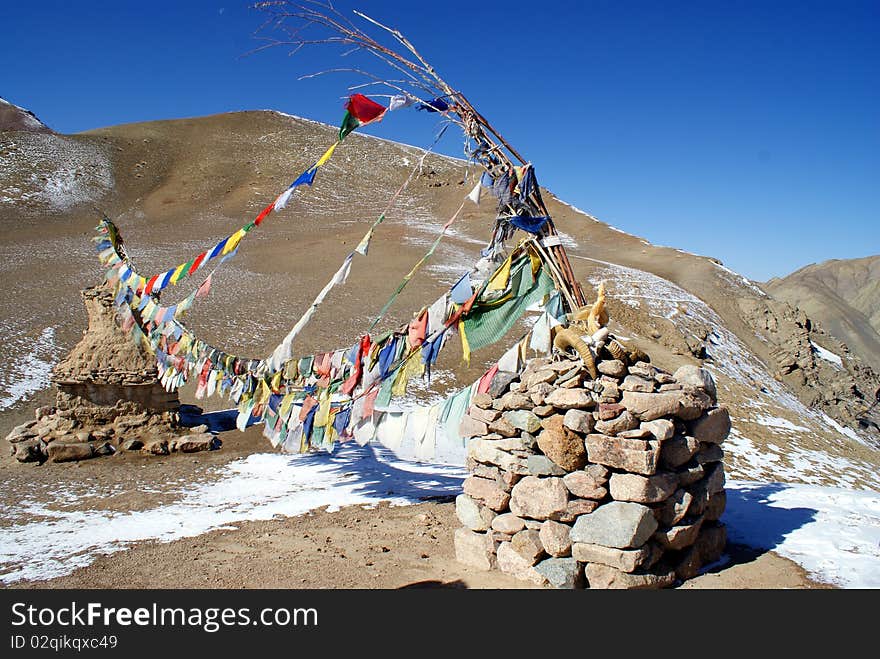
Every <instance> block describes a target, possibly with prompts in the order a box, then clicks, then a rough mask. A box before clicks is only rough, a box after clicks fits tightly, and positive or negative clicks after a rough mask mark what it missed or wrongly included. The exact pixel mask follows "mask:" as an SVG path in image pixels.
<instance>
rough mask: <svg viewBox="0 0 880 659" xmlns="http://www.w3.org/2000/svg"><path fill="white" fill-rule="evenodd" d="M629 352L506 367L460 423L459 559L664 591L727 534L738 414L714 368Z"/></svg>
mask: <svg viewBox="0 0 880 659" xmlns="http://www.w3.org/2000/svg"><path fill="white" fill-rule="evenodd" d="M640 357H641V358H644V357H645V356H644V355H635V354H630V355H629V356H628V358H627V359H626V361H624V360H620V359H607V360H604V361H599V362H598V363H597V364H596V367H597V369H598V372H599V374H600V375H599V377H598V378H596V379H592V378H591V377H590V375H589V373H588V372H587V369H586V368H585V367H584V365H583V363H582V362H581V361H580V360H579V359H578V360H568V359H562V360H561V361H551V360H550V359H534V360H532V361H530V362H529V363H528V364H527V366H526V368H525V370H524V371H523V372H522V373H521V374H515V373H506V372H499V373H498V374H497V375H496V376H495V378H494V379H493V381H492V383H491V386H490V389H489V392H488V393H487V394H478V395H477V396H476V397H475V398H474V400H473V405H472V406H471V408H470V409H469V411H468V414H467V415H466V416H465V417H464V418H463V420H462V423H461V428H460V430H461V434H462V435H463V436H466V437H473V439H471V440H470V443H469V446H468V461H467V467H468V470H469V471H470V473H471V475H470V477H469V478H467V479H466V480H465V481H464V488H463V489H464V493H463V494H461V495H459V496H458V497H457V499H456V512H457V514H458V518H459V520H460V521H461V523H462V524H463V528H459V529H457V530H456V532H455V550H456V556H457V558H458V560H459V561H461V562H463V563H467V564H470V565H473V566H476V567H479V568H482V569H486V570H491V569H500V570H501V571H503V572H505V573H508V574H511V575H513V576H515V577H518V578H520V579H523V580H528V581H532V582H534V583H537V584H540V585H551V586H555V587H559V588H576V587H582V586H587V587H590V588H659V587H666V586H671V585H673V584H674V583H676V582H678V581H681V580H685V579H689V578H692V577H694V576H695V575H696V574H697V572H698V571H699V570H700V568H701V567H703V566H705V565H707V564H710V563H713V562H715V561H717V560H718V559H719V558H720V556H721V553H722V551H723V549H724V546H725V543H726V533H725V528H724V526H723V525H722V524H720V523H719V521H718V520H719V518H720V517H721V514H722V512H723V511H724V507H725V503H726V495H725V491H724V466H723V463H722V458H723V455H724V454H723V451H722V449H721V446H720V444H721V443H722V442H723V441H724V439H725V438H726V437H727V434H728V432H729V431H730V417H729V415H728V413H727V410H726V409H725V408H723V407H718V406H717V404H716V392H715V383H714V381H713V379H712V377H711V375H710V374H709V372H708V371H706V370H705V369H701V368H697V367H695V366H683V367H682V368H680V369H678V370H677V371H676V372H675V373H674V374H670V373H668V372H666V371H663V370H662V369H659V368H656V367H654V366H653V365H651V364H650V363H649V362H647V361H644V360H640V359H639V358H640Z"/></svg>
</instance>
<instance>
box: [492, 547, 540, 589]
mask: <svg viewBox="0 0 880 659" xmlns="http://www.w3.org/2000/svg"><path fill="white" fill-rule="evenodd" d="M497 561H498V569H499V570H501V571H502V572H504V573H505V574H509V575H510V576H512V577H514V578H516V579H520V580H522V581H530V582H532V583H534V584H537V585H539V586H543V585H544V584H546V583H547V580H546V579H545V578H544V576H543V575H541V574H540V573H539V572H538V571H537V570H536V569H535V568H534V567H533V565H534V564H533V563H529V562H528V561H527V560H526V559H525V558H523V557H522V556H520V555H519V554H518V553H517V552H516V550H515V549H514V548H513V546H512V545H511V543H509V542H502V543H501V544H500V545H498V551H497Z"/></svg>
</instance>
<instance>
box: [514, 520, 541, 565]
mask: <svg viewBox="0 0 880 659" xmlns="http://www.w3.org/2000/svg"><path fill="white" fill-rule="evenodd" d="M510 546H511V547H512V548H513V550H514V551H515V552H516V553H517V554H519V555H520V556H522V557H523V558H524V559H525V560H526V561H528V564H529V565H534V564H535V563H537V562H538V559H539V558H541V557H542V556H543V555H544V545H542V544H541V537H540V531H535V530H533V529H523V530H522V531H519V532H517V533H516V534H515V535H514V536H513V539H512V540H511V541H510Z"/></svg>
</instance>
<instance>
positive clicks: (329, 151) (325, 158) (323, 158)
mask: <svg viewBox="0 0 880 659" xmlns="http://www.w3.org/2000/svg"><path fill="white" fill-rule="evenodd" d="M338 144H339V142H334V144H333V146H331V147H330V148H329V149H327V152H326V153H325V154H324V155H323V156H321V158H320V159H319V160H318V162H316V163H315V167H320V166H321V165H323V164H324V163H325V162H327V161H328V160H330V156H332V155H333V152H334V151H335V150H336V146H337V145H338Z"/></svg>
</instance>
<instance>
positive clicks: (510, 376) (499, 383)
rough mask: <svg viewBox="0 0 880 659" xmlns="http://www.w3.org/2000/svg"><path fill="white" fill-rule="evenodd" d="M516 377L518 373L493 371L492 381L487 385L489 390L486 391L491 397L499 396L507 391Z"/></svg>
mask: <svg viewBox="0 0 880 659" xmlns="http://www.w3.org/2000/svg"><path fill="white" fill-rule="evenodd" d="M517 377H518V375H517V374H516V373H511V372H509V371H498V372H497V373H495V377H493V378H492V383H491V384H490V385H489V391H488V392H487V393H488V394H489V396H490V397H491V398H499V397H501V395H502V394H503V393H504V392H505V391H507V388H508V387H509V386H510V383H511V382H513V381H514V380H516V379H517Z"/></svg>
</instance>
